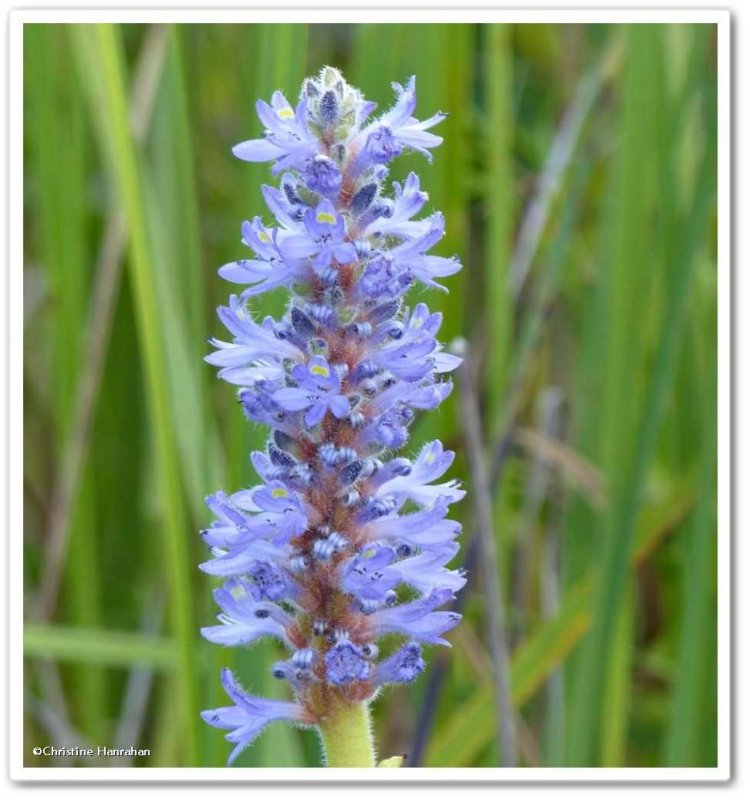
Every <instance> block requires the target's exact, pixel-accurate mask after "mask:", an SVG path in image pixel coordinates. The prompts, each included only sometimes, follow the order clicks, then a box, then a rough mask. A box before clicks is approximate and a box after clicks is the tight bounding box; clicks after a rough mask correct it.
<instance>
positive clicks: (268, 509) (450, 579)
mask: <svg viewBox="0 0 750 800" xmlns="http://www.w3.org/2000/svg"><path fill="white" fill-rule="evenodd" d="M394 87H395V89H396V93H397V97H396V102H395V104H394V106H393V107H392V108H391V109H390V110H388V111H386V112H385V113H384V114H382V115H380V116H379V117H374V116H373V112H374V110H375V106H374V104H373V103H370V102H368V101H366V100H365V99H364V98H363V97H362V95H361V94H360V93H359V92H358V91H357V90H356V89H354V88H352V87H351V86H349V85H348V84H347V83H346V81H345V80H344V79H343V77H342V76H341V74H340V73H339V72H338V71H337V70H334V69H332V68H330V67H327V68H325V69H324V70H323V71H322V72H321V73H320V75H319V76H318V77H317V78H311V79H308V80H306V81H305V82H304V84H303V87H302V92H301V99H300V100H299V102H298V104H297V105H296V107H294V108H293V107H292V106H291V105H290V103H289V102H288V101H287V100H286V98H285V97H284V96H283V95H282V94H281V93H280V92H275V93H274V95H273V98H272V100H271V103H270V105H269V104H267V103H265V102H263V101H259V102H258V104H257V110H258V115H259V116H260V118H261V121H262V123H263V126H264V129H265V131H264V135H263V138H262V139H255V140H249V141H247V142H243V143H242V144H240V145H238V146H237V147H236V148H235V150H234V152H235V155H237V156H238V157H239V158H241V159H244V160H248V161H272V162H273V163H274V165H273V172H274V174H279V173H281V176H280V179H279V186H278V187H274V186H264V187H262V193H263V197H264V199H265V201H266V205H267V207H268V212H269V214H270V216H271V219H263V218H261V217H255V218H254V219H253V220H252V221H248V222H245V223H243V226H242V242H243V244H244V245H245V246H246V247H247V248H249V250H250V251H251V252H250V256H251V257H250V258H246V259H241V260H239V261H235V262H231V263H229V264H225V265H224V266H223V267H221V268H220V270H219V273H220V275H221V276H222V277H223V278H225V279H226V280H228V281H230V282H232V283H234V284H239V285H240V287H241V294H240V295H239V296H236V295H233V296H232V297H231V298H230V301H229V304H228V305H227V306H221V307H220V308H219V311H218V313H219V318H220V320H221V322H222V323H223V324H224V326H225V327H226V328H227V330H228V331H229V334H230V337H229V340H228V341H224V340H223V339H211V340H210V342H211V344H212V345H213V347H214V352H212V353H211V354H210V355H208V356H207V357H206V361H208V363H210V364H212V365H214V366H216V367H218V368H219V377H221V378H222V379H223V380H225V381H227V382H229V383H230V384H233V385H235V386H237V387H238V398H239V401H240V403H241V408H242V410H243V411H244V413H245V415H246V416H247V418H248V419H249V420H251V421H253V422H254V423H257V424H261V425H264V426H266V428H267V430H268V431H269V436H268V439H267V442H266V446H265V449H264V450H263V451H257V452H254V453H252V455H251V461H252V464H253V466H254V468H255V470H256V472H257V473H258V474H259V475H260V477H261V479H262V482H261V483H260V484H259V485H258V486H254V487H251V488H244V489H241V490H239V491H237V492H235V493H234V494H232V495H230V496H228V495H226V494H224V493H222V492H217V493H216V494H214V495H210V496H209V497H208V498H207V500H206V503H207V505H208V507H209V509H210V510H211V511H212V512H213V514H214V516H215V519H214V521H213V522H212V523H211V524H210V525H209V527H207V528H206V529H205V530H204V531H202V532H201V535H202V538H203V540H204V541H205V543H206V545H207V546H208V547H209V548H210V558H209V559H208V560H206V561H205V562H204V563H202V564H201V565H200V569H201V570H202V571H203V572H204V573H206V574H208V575H211V576H215V577H216V578H218V579H220V580H222V581H223V584H222V585H221V586H219V587H218V588H216V589H215V591H214V598H215V601H216V604H217V605H218V607H219V614H218V618H217V623H216V624H214V625H209V626H206V627H204V628H203V629H202V634H203V636H204V637H205V638H206V639H208V640H209V641H211V642H214V643H217V644H222V645H228V646H245V645H248V644H252V643H253V642H255V641H256V640H257V639H259V638H260V637H263V636H268V637H271V638H274V639H276V640H277V641H278V642H280V643H281V645H282V646H284V647H285V648H287V650H288V653H287V655H286V656H285V657H284V658H282V659H280V660H278V661H276V662H275V663H274V664H270V665H269V668H270V669H271V672H272V674H273V675H274V676H275V677H276V678H278V679H280V680H283V681H285V682H286V683H287V684H288V689H289V691H290V692H291V693H292V694H293V695H294V698H295V699H294V702H285V701H274V700H265V699H263V698H257V697H252V696H250V695H247V694H245V693H244V692H243V691H242V689H240V688H239V687H238V686H237V684H236V682H235V680H234V678H233V676H232V675H231V673H229V672H228V671H226V670H225V671H224V672H223V673H222V682H223V684H224V687H225V689H226V691H227V693H228V694H229V696H230V697H231V698H232V700H233V702H234V704H235V705H233V706H231V707H228V708H220V709H216V710H214V711H207V712H204V715H203V716H204V719H205V720H206V721H207V722H208V723H209V724H211V725H214V726H215V727H220V728H225V729H228V730H229V731H230V732H229V733H228V734H227V739H228V740H229V741H231V742H233V743H235V744H236V745H237V746H236V748H235V750H234V751H233V753H232V755H231V756H230V763H231V761H233V760H234V758H235V757H236V756H237V754H238V753H239V752H240V751H241V750H242V749H243V748H244V747H246V746H247V745H248V744H249V743H250V742H251V741H252V740H253V739H254V737H255V736H256V735H257V734H258V733H259V732H260V730H261V729H262V728H263V727H264V726H265V725H266V724H267V723H268V722H271V721H274V720H287V721H291V722H293V723H295V724H301V725H317V724H320V723H321V722H322V721H323V720H325V719H326V718H327V716H329V715H330V714H331V713H332V711H333V710H335V709H336V708H338V707H340V706H344V705H347V704H351V703H361V702H369V701H370V700H372V699H373V698H374V697H375V696H376V695H377V693H378V691H379V690H380V687H381V686H384V685H386V684H391V683H411V682H412V681H414V680H415V679H416V678H417V677H418V676H419V674H420V673H421V672H423V671H424V669H425V662H424V660H423V658H422V651H421V647H420V644H419V643H423V644H448V642H447V640H446V639H445V638H444V636H445V634H446V632H447V631H449V630H450V629H451V628H453V627H454V626H455V625H456V624H457V623H458V621H459V619H460V616H459V615H458V614H455V613H454V612H452V611H449V610H444V609H442V608H441V607H442V606H444V605H446V604H447V603H449V602H450V601H451V600H452V599H453V597H454V595H455V593H456V592H457V591H459V590H460V589H461V588H462V587H463V586H464V584H465V582H466V578H465V575H464V574H463V572H462V571H460V570H456V569H453V568H451V562H452V561H453V560H454V559H455V557H456V555H457V551H458V543H457V537H458V535H459V533H460V530H461V527H460V525H459V524H458V523H457V522H455V521H453V520H451V519H449V518H448V514H449V510H450V506H451V504H452V503H454V502H456V501H458V500H460V499H461V498H462V497H463V496H464V491H463V490H462V489H461V488H460V487H459V485H458V483H457V482H456V481H455V480H452V479H450V478H449V479H445V478H444V475H445V473H446V472H447V471H448V470H449V469H450V467H451V465H452V462H453V453H452V452H450V451H446V450H444V449H443V446H442V445H441V443H440V442H439V441H434V442H430V443H429V444H427V445H425V446H424V447H423V448H422V449H421V450H420V451H419V452H417V453H416V455H415V456H413V457H411V458H409V457H406V455H404V454H400V453H399V452H398V451H399V450H400V449H401V448H402V447H403V446H404V445H405V444H406V442H407V441H408V439H409V429H410V426H411V424H412V422H413V420H414V418H415V412H416V411H418V410H425V409H432V408H435V407H437V406H438V405H439V404H440V403H441V402H442V401H443V400H444V399H445V398H446V397H447V396H448V394H449V393H450V391H451V388H452V385H451V383H450V381H449V380H447V379H446V378H445V373H448V372H450V371H451V370H453V369H455V367H456V366H457V365H458V364H459V363H460V359H458V358H456V357H455V356H452V355H450V354H448V353H445V352H444V351H443V348H442V345H441V344H440V341H439V333H440V326H441V323H442V315H441V314H439V313H432V312H431V311H430V310H429V308H428V307H427V305H425V304H424V303H417V304H416V305H414V306H413V307H411V308H410V307H408V305H407V304H406V303H405V302H404V297H405V295H406V293H407V292H408V290H409V289H410V287H411V286H412V285H413V284H414V283H415V282H421V283H423V284H426V285H427V286H431V287H435V286H437V287H438V288H443V287H440V286H439V285H438V283H437V280H438V279H439V278H443V277H447V276H449V275H452V274H453V273H454V272H456V271H457V270H458V269H459V268H460V264H459V262H458V260H456V259H455V258H447V257H445V256H441V255H434V254H432V252H431V250H432V248H433V247H435V246H437V245H438V243H439V241H440V239H441V238H442V236H443V231H444V225H445V221H444V219H443V216H442V215H441V214H440V213H437V212H436V213H432V214H431V215H429V216H426V217H422V218H417V217H418V215H419V214H420V212H422V210H423V209H424V207H425V204H426V202H427V194H426V193H425V192H424V191H423V190H422V188H421V187H420V182H419V178H418V177H417V175H415V174H414V173H410V174H409V176H408V177H407V178H406V180H405V181H404V182H403V183H394V184H393V186H392V192H389V190H388V188H387V187H385V185H384V182H385V180H386V177H387V174H388V164H389V163H390V161H392V159H393V158H395V157H396V156H397V155H398V154H399V153H401V152H403V151H405V150H417V151H419V152H422V153H423V154H425V155H427V156H428V158H429V157H430V152H429V151H430V150H431V149H432V148H434V147H435V146H437V145H438V144H439V143H440V141H441V140H440V138H439V137H437V136H435V135H434V134H432V133H430V132H428V129H429V128H432V126H434V125H436V124H437V123H438V122H440V121H441V120H442V119H443V117H444V115H442V114H435V115H434V116H432V117H430V118H429V119H427V120H425V121H422V122H420V121H419V120H418V119H417V118H415V117H414V113H415V108H416V94H415V81H414V78H411V79H410V80H409V81H408V83H407V84H406V86H401V85H399V84H394ZM389 194H390V196H389ZM282 286H283V287H286V288H287V289H288V290H289V292H290V293H291V302H290V303H289V305H288V308H287V310H286V312H285V313H284V314H283V316H281V318H279V319H274V318H271V317H267V318H265V319H263V320H260V319H256V318H255V317H254V315H253V314H252V312H251V310H250V308H249V307H248V303H249V302H250V301H251V298H252V297H253V296H254V295H257V294H260V293H262V292H266V291H269V290H271V289H276V288H278V287H282ZM405 597H406V598H408V599H404V598H405ZM383 636H388V637H400V638H401V639H402V641H401V642H400V643H395V644H394V645H393V646H391V644H390V643H389V645H388V653H389V654H388V655H387V656H386V657H383V658H380V659H379V656H378V644H377V643H378V640H379V639H380V637H383Z"/></svg>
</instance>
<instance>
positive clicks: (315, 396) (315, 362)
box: [273, 356, 349, 428]
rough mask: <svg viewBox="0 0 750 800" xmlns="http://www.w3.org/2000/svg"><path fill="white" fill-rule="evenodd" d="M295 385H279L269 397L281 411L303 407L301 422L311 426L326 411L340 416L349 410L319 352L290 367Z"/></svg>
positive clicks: (317, 422)
mask: <svg viewBox="0 0 750 800" xmlns="http://www.w3.org/2000/svg"><path fill="white" fill-rule="evenodd" d="M292 378H293V379H294V380H295V381H296V383H297V386H296V387H287V388H284V389H279V390H278V391H277V392H276V393H275V394H274V395H273V399H274V401H275V402H276V405H277V406H278V407H279V408H280V409H281V410H282V411H306V413H305V425H306V426H307V427H308V428H312V427H314V426H315V425H317V424H319V423H320V422H321V421H322V420H323V417H324V416H325V414H326V411H330V412H331V414H333V416H334V417H337V418H338V419H342V418H343V417H345V416H346V415H347V414H348V413H349V399H348V397H347V396H346V395H343V394H339V392H340V389H341V381H340V380H339V376H338V374H337V373H336V370H334V369H332V368H331V367H330V366H329V365H328V362H327V361H326V360H325V359H324V358H323V357H322V356H313V357H312V358H311V359H310V361H309V363H308V364H298V365H297V366H296V367H294V368H293V369H292Z"/></svg>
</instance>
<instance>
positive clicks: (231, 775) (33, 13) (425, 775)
mask: <svg viewBox="0 0 750 800" xmlns="http://www.w3.org/2000/svg"><path fill="white" fill-rule="evenodd" d="M166 5H167V4H166V3H165V6H166ZM279 5H281V3H277V4H276V7H275V8H273V9H270V8H266V9H261V8H257V9H254V10H247V9H243V10H239V9H237V10H206V9H191V10H186V9H184V7H183V8H179V7H172V8H163V9H159V10H156V9H140V10H124V9H79V10H64V9H47V10H41V9H33V10H32V9H22V10H16V11H12V12H11V13H10V15H9V45H10V51H9V55H10V58H9V67H10V74H9V76H8V80H9V84H8V85H9V101H10V102H9V120H8V121H9V145H10V146H9V154H8V155H9V164H8V166H9V176H10V182H9V195H8V208H9V221H10V226H9V228H10V229H9V254H10V266H11V268H10V269H9V290H10V291H9V319H8V322H9V327H8V339H9V348H10V349H9V378H10V380H9V391H10V394H9V401H10V408H9V411H10V413H9V423H17V422H19V421H20V420H21V419H22V413H23V396H22V391H23V389H22V387H23V357H22V339H21V337H20V336H19V335H18V332H19V331H22V330H23V283H22V269H21V265H22V264H23V202H22V198H23V162H22V152H23V150H22V146H23V130H22V125H23V79H22V75H23V52H22V40H23V32H22V27H23V24H24V23H25V22H58V23H69V22H79V23H80V22H89V23H91V22H149V23H155V22H172V23H175V22H190V23H217V22H218V23H233V22H239V23H252V22H290V23H291V22H312V21H315V22H320V23H325V22H330V23H334V22H352V23H358V22H359V23H361V22H425V21H430V22H542V21H544V22H552V23H582V22H592V23H596V22H609V23H621V22H651V23H659V22H661V23H674V22H692V23H713V24H716V25H717V26H718V79H719V92H718V103H719V108H718V114H719V129H718V131H719V165H718V167H719V169H718V200H719V206H718V207H719V229H718V241H719V247H718V269H719V276H718V277H719V290H718V292H719V296H718V302H719V314H718V320H719V322H718V325H719V330H718V349H719V353H718V357H719V362H718V363H719V376H720V377H719V398H718V399H719V404H718V410H719V421H718V424H719V427H718V431H719V438H718V480H719V484H718V486H719V490H718V513H719V517H718V519H719V552H718V569H719V587H720V592H719V631H718V634H719V640H718V643H719V646H718V650H719V652H718V659H719V662H718V667H719V675H720V676H724V679H723V680H721V681H720V686H719V698H718V699H719V719H718V731H719V742H718V754H719V756H718V766H717V767H715V768H699V769H682V768H680V769H677V768H663V767H659V768H648V769H633V768H630V769H608V768H594V769H574V768H570V769H556V768H545V769H541V768H540V769H533V768H520V769H498V768H493V769H486V768H462V769H454V768H445V769H439V768H438V769H432V768H423V769H403V770H382V771H377V772H373V771H371V770H367V771H363V770H356V769H340V770H335V771H330V770H323V769H319V768H303V769H290V768H283V769H277V768H263V769H250V768H245V769H226V768H159V769H152V768H147V767H145V768H81V769H71V768H50V769H46V768H39V767H24V766H23V737H22V736H21V735H18V734H17V735H15V736H13V735H11V736H9V761H10V763H9V774H10V778H11V779H12V780H15V781H24V782H32V781H33V782H45V783H46V782H69V781H75V782H91V781H100V782H101V781H108V782H109V781H120V782H146V783H152V782H165V781H170V782H178V781H179V782H184V781H188V782H190V783H196V782H209V781H210V782H232V783H238V782H249V781H253V782H256V781H257V782H263V783H266V782H284V783H298V782H304V783H310V782H316V783H330V782H340V781H352V780H360V781H361V780H366V781H371V782H383V783H387V782H396V783H402V784H403V783H413V782H415V781H417V782H425V781H439V782H440V783H441V784H444V783H447V782H455V781H460V782H487V781H497V782H523V783H531V782H533V783H560V782H566V783H567V782H597V783H599V782H606V781H618V782H625V781H626V782H649V783H665V782H669V783H674V782H686V783H688V782H689V783H694V782H719V781H726V780H729V779H730V777H731V765H730V746H731V745H730V680H729V675H730V666H731V665H730V626H731V619H730V598H731V595H730V581H731V570H730V546H731V541H730V526H731V486H730V479H731V463H730V453H731V449H730V448H731V439H730V437H731V427H730V408H731V405H730V403H731V397H730V375H731V363H730V361H731V359H730V346H731V316H730V314H731V306H730V283H731V274H730V234H731V230H730V228H731V223H730V204H731V195H730V171H729V170H730V102H731V94H730V64H731V59H730V34H731V29H730V24H731V18H730V14H729V12H728V11H723V10H677V9H675V10H667V9H661V10H646V9H633V10H611V11H610V10H606V11H605V10H601V9H587V10H561V9H547V10H540V9H535V10H531V9H528V10H504V11H499V10H492V9H488V8H486V7H484V8H480V7H479V6H480V5H483V4H482V3H481V2H475V3H474V4H473V5H474V7H471V8H465V9H455V8H445V7H439V6H440V4H439V3H430V4H423V3H419V2H413V3H412V4H411V5H412V6H413V7H412V8H403V7H399V4H398V3H397V2H390V1H389V0H385V2H381V3H380V4H379V5H380V6H381V8H379V9H374V8H369V9H361V8H360V9H356V10H355V9H352V8H350V7H348V6H347V4H345V3H341V2H336V0H331V2H328V3H326V4H325V5H326V8H313V7H306V8H286V7H284V8H279V7H278V6H279ZM417 6H420V8H417ZM426 10H429V18H428V19H426V18H425V11H426ZM313 14H314V20H313V19H311V16H313ZM50 134H51V135H52V136H54V135H55V132H50ZM11 331H12V332H14V334H15V335H13V336H11V335H10V332H11ZM22 432H23V428H22V425H21V424H9V426H8V435H9V458H10V454H13V463H14V464H20V463H21V461H22V454H23V440H22ZM8 472H9V488H10V497H12V498H14V499H15V500H16V501H15V502H13V503H9V506H8V507H9V522H10V525H9V528H8V530H9V532H10V534H11V535H10V536H9V540H10V542H9V549H10V567H11V568H10V570H9V575H8V579H9V584H8V585H9V598H8V599H9V608H10V621H11V625H10V636H9V644H10V647H9V654H10V674H9V677H10V687H11V689H10V691H9V710H10V715H9V721H8V725H9V727H10V731H11V732H12V731H14V730H15V731H20V730H21V729H22V725H23V693H22V692H21V691H19V690H18V689H17V688H16V689H15V690H14V689H13V688H12V687H20V686H21V685H22V683H23V625H22V618H23V608H22V601H23V586H22V581H23V570H22V558H23V548H22V537H21V532H22V530H23V520H22V504H21V503H20V501H19V500H18V498H20V497H21V496H22V474H23V471H22V469H20V468H19V467H16V468H15V469H13V470H12V471H11V470H10V469H9V470H8Z"/></svg>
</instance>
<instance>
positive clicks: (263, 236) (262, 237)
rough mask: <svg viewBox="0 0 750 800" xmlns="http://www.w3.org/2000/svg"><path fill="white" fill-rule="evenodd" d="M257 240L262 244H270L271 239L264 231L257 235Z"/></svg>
mask: <svg viewBox="0 0 750 800" xmlns="http://www.w3.org/2000/svg"><path fill="white" fill-rule="evenodd" d="M258 238H259V239H260V240H261V242H263V244H270V242H271V237H270V236H269V235H268V234H267V233H266V232H265V231H261V232H260V233H259V234H258Z"/></svg>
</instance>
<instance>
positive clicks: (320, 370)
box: [310, 364, 331, 378]
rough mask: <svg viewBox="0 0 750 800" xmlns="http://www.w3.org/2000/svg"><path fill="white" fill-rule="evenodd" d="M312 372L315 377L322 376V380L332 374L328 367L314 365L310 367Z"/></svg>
mask: <svg viewBox="0 0 750 800" xmlns="http://www.w3.org/2000/svg"><path fill="white" fill-rule="evenodd" d="M310 372H311V373H312V374H313V375H320V377H321V378H327V377H328V376H329V375H330V374H331V373H330V371H329V370H328V367H324V366H323V365H322V364H313V366H312V367H310Z"/></svg>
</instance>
